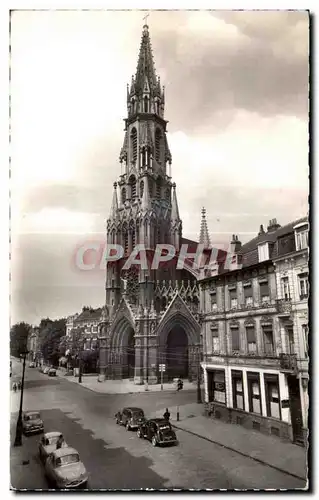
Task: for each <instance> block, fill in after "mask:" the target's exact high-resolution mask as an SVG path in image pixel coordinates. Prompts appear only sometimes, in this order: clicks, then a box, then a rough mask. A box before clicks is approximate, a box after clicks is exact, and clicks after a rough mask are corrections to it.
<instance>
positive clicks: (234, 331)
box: [230, 326, 239, 352]
mask: <svg viewBox="0 0 319 500" xmlns="http://www.w3.org/2000/svg"><path fill="white" fill-rule="evenodd" d="M230 332H231V344H232V351H233V352H238V351H239V328H238V326H231V327H230Z"/></svg>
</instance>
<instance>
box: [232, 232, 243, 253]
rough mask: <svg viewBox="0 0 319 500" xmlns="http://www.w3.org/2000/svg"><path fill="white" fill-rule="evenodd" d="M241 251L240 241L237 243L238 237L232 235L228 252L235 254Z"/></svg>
mask: <svg viewBox="0 0 319 500" xmlns="http://www.w3.org/2000/svg"><path fill="white" fill-rule="evenodd" d="M240 249H241V241H239V239H238V236H237V235H236V234H233V237H232V240H231V242H230V252H231V253H237V252H239V250H240Z"/></svg>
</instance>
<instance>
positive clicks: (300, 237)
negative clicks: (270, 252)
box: [294, 223, 308, 251]
mask: <svg viewBox="0 0 319 500" xmlns="http://www.w3.org/2000/svg"><path fill="white" fill-rule="evenodd" d="M294 230H295V241H296V250H297V251H298V250H304V249H305V248H308V223H306V224H302V225H298V226H295V227H294Z"/></svg>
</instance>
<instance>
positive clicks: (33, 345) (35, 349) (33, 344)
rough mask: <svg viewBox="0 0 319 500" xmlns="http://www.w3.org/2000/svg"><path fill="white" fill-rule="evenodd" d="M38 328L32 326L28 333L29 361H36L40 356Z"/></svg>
mask: <svg viewBox="0 0 319 500" xmlns="http://www.w3.org/2000/svg"><path fill="white" fill-rule="evenodd" d="M39 333H40V329H39V328H38V327H32V328H31V331H30V333H29V335H28V340H27V349H28V353H29V354H28V357H29V361H36V360H37V359H39V358H40V342H39Z"/></svg>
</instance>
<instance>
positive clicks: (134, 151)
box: [131, 127, 137, 163]
mask: <svg viewBox="0 0 319 500" xmlns="http://www.w3.org/2000/svg"><path fill="white" fill-rule="evenodd" d="M131 150H132V161H133V162H134V163H136V160H137V131H136V128H135V127H134V128H133V129H132V133H131Z"/></svg>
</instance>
